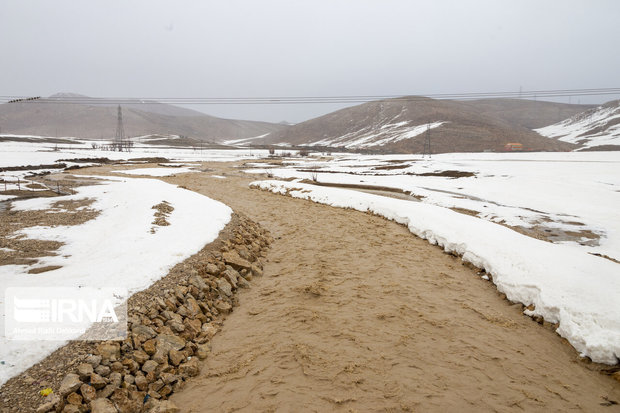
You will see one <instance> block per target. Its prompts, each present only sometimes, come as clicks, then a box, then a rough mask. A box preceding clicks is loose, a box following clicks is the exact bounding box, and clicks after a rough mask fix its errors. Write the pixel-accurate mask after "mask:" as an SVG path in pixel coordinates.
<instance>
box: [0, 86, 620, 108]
mask: <svg viewBox="0 0 620 413" xmlns="http://www.w3.org/2000/svg"><path fill="white" fill-rule="evenodd" d="M603 95H620V88H596V89H552V90H530V91H523V90H519V91H514V92H512V91H504V92H469V93H434V94H425V95H415V96H411V95H349V96H347V95H337V96H265V97H263V96H258V97H257V96H254V97H249V96H248V97H142V98H141V97H103V98H94V97H73V96H69V97H51V98H38V99H37V100H33V101H29V100H25V101H24V100H22V99H24V98H25V97H24V96H1V95H0V103H9V102H11V101H19V102H20V103H30V102H33V103H37V104H44V103H64V104H85V105H118V104H125V105H127V104H130V105H131V104H134V105H135V104H160V103H166V104H175V105H267V104H316V103H321V104H325V103H364V102H371V101H376V100H384V99H392V100H397V101H420V100H426V99H428V98H431V99H440V100H476V99H501V98H509V99H523V98H536V99H538V98H544V97H556V98H557V97H572V96H603Z"/></svg>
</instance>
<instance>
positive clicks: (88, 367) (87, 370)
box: [77, 363, 94, 380]
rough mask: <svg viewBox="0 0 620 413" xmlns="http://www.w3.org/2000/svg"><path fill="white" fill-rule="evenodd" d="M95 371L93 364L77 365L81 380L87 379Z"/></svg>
mask: <svg viewBox="0 0 620 413" xmlns="http://www.w3.org/2000/svg"><path fill="white" fill-rule="evenodd" d="M92 373H94V369H93V366H92V364H89V363H82V364H78V366H77V374H78V375H79V376H80V380H86V379H88V378H89V377H90V375H91V374H92Z"/></svg>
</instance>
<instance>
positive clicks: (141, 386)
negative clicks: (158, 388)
mask: <svg viewBox="0 0 620 413" xmlns="http://www.w3.org/2000/svg"><path fill="white" fill-rule="evenodd" d="M148 386H149V383H148V381H147V380H146V378H145V377H144V376H136V387H138V390H140V391H146V389H147V388H148Z"/></svg>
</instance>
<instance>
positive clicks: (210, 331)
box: [201, 323, 218, 339]
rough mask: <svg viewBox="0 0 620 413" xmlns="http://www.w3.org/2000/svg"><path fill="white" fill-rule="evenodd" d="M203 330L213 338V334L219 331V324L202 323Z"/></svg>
mask: <svg viewBox="0 0 620 413" xmlns="http://www.w3.org/2000/svg"><path fill="white" fill-rule="evenodd" d="M201 330H202V331H204V332H205V333H207V337H208V338H209V339H211V338H213V336H214V335H215V334H216V333H217V332H218V328H217V326H215V325H214V324H212V323H205V324H203V325H202V327H201Z"/></svg>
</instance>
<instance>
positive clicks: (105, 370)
mask: <svg viewBox="0 0 620 413" xmlns="http://www.w3.org/2000/svg"><path fill="white" fill-rule="evenodd" d="M110 371H111V369H110V367H108V366H104V365H103V364H101V365H99V366H97V368H96V369H95V373H97V374H98V375H100V376H103V377H107V376H108V375H109V374H110Z"/></svg>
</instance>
